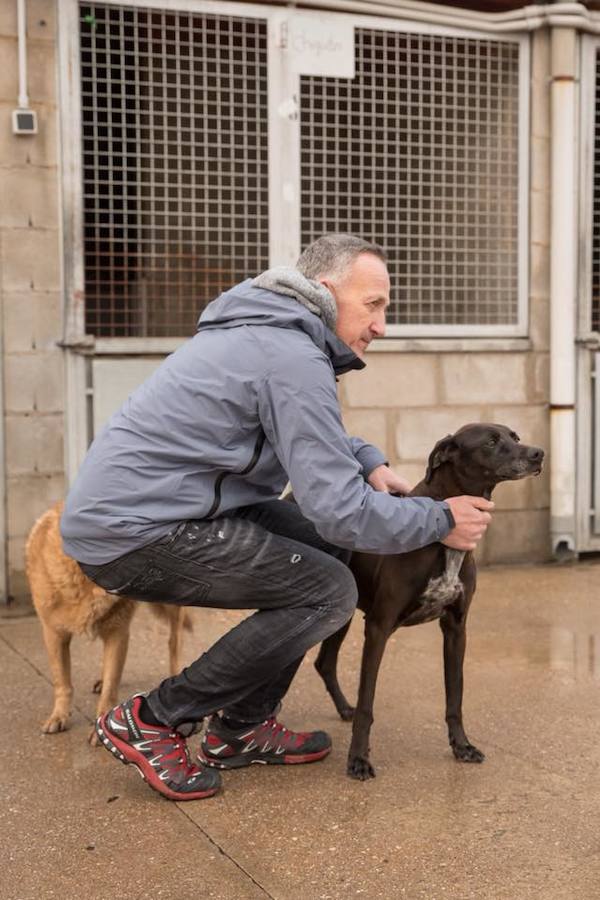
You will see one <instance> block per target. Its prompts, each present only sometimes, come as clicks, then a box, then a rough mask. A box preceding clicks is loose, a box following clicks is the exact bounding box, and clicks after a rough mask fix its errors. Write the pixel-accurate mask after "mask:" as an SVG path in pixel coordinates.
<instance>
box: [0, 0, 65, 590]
mask: <svg viewBox="0 0 600 900" xmlns="http://www.w3.org/2000/svg"><path fill="white" fill-rule="evenodd" d="M26 6H27V19H28V22H27V25H28V27H27V74H28V93H29V102H30V106H31V108H32V109H34V110H35V111H36V112H37V116H38V134H36V135H32V136H15V135H13V133H12V121H11V113H12V110H13V109H15V108H16V107H17V98H18V64H17V4H16V2H12V0H9V2H4V3H1V4H0V59H2V67H0V300H1V304H2V314H1V325H2V332H3V358H2V363H3V380H4V410H5V422H4V427H5V453H6V492H7V497H6V508H7V539H8V592H9V594H11V595H13V596H20V595H22V594H23V593H24V592H25V582H24V575H23V551H24V544H25V538H26V535H27V533H28V531H29V529H30V528H31V525H32V523H33V521H34V520H35V518H36V517H37V516H38V515H39V514H40V513H41V512H43V510H44V509H46V508H47V507H48V506H49V505H50V503H52V502H53V501H54V500H56V499H57V498H59V497H60V496H62V493H63V490H64V476H63V468H64V461H63V419H64V387H63V359H62V351H61V350H60V349H59V348H58V347H57V346H56V342H57V341H59V340H60V338H61V330H62V326H61V321H62V299H61V293H60V267H61V250H60V246H61V245H60V218H59V168H58V162H59V148H58V122H57V70H56V53H57V37H56V9H55V0H28V2H27V4H26Z"/></svg>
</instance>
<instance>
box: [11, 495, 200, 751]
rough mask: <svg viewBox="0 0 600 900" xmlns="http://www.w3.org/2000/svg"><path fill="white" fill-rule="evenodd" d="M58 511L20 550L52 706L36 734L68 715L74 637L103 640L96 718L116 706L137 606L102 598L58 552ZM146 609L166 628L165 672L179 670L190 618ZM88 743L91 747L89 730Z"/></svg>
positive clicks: (62, 725)
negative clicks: (46, 665)
mask: <svg viewBox="0 0 600 900" xmlns="http://www.w3.org/2000/svg"><path fill="white" fill-rule="evenodd" d="M62 508H63V504H62V502H61V503H57V504H55V505H54V506H52V507H51V508H50V509H49V510H47V512H45V513H44V514H43V515H42V516H40V518H39V519H38V520H37V522H36V523H35V525H34V526H33V528H32V529H31V532H30V534H29V538H28V540H27V545H26V548H25V559H26V570H27V578H28V580H29V587H30V589H31V596H32V599H33V604H34V606H35V609H36V611H37V614H38V616H39V618H40V621H41V623H42V629H43V632H44V642H45V644H46V650H47V651H48V657H49V660H50V670H51V673H52V683H53V686H54V707H53V709H52V712H51V713H50V716H49V718H48V719H47V720H46V721H45V722H44V723H43V725H42V731H43V732H46V733H48V734H50V733H54V732H56V731H64V730H65V729H66V728H67V722H68V719H69V715H70V713H71V702H72V697H73V686H72V684H71V659H70V653H69V645H70V643H71V638H72V636H73V635H74V634H84V633H85V634H87V635H88V637H92V638H95V637H100V638H101V639H102V641H103V642H104V653H103V657H102V678H101V680H100V681H98V682H97V683H96V685H95V686H94V691H95V692H99V693H100V697H99V699H98V705H97V709H96V715H97V716H100V715H102V714H103V713H105V712H106V711H107V710H108V709H110V708H111V707H113V706H114V705H115V704H116V702H117V694H118V690H119V684H120V681H121V675H122V673H123V666H124V664H125V657H126V656H127V646H128V643H129V626H130V623H131V619H132V618H133V615H134V613H135V610H136V607H137V604H138V602H139V601H136V600H131V599H129V598H128V597H119V596H116V595H114V594H107V593H106V591H104V590H103V589H102V588H101V587H98V586H97V585H96V584H94V583H93V582H92V581H90V579H89V578H87V577H86V576H85V575H84V574H83V572H82V571H81V569H80V568H79V566H78V565H77V563H76V562H75V561H74V560H73V559H71V557H69V556H66V555H65V554H64V553H63V549H62V542H61V537H60V531H59V523H60V517H61V514H62ZM147 605H149V607H150V609H151V611H152V612H153V613H154V614H155V615H156V616H157V617H158V618H160V619H163V620H164V621H166V622H167V623H168V625H169V668H170V672H171V674H176V673H177V672H178V671H179V670H180V665H179V653H180V649H181V639H182V630H183V628H185V629H187V630H188V631H189V630H191V620H190V618H189V616H188V614H187V613H186V612H185V610H184V609H183V608H182V607H180V606H171V605H169V604H164V603H151V604H147ZM89 741H90V743H91V744H96V743H97V738H96V733H95V731H94V729H93V728H92V730H91V733H90V736H89Z"/></svg>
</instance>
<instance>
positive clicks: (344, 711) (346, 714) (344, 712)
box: [338, 705, 354, 722]
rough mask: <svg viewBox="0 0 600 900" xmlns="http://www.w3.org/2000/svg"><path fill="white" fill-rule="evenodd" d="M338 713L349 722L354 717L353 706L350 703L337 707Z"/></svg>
mask: <svg viewBox="0 0 600 900" xmlns="http://www.w3.org/2000/svg"><path fill="white" fill-rule="evenodd" d="M338 713H339V714H340V719H343V721H344V722H351V721H352V719H353V718H354V707H353V706H350V705H348V706H341V707H338Z"/></svg>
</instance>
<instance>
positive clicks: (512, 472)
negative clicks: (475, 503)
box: [425, 423, 544, 489]
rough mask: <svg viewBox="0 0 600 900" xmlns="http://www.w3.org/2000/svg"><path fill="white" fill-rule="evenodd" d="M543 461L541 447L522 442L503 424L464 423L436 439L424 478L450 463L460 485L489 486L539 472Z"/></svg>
mask: <svg viewBox="0 0 600 900" xmlns="http://www.w3.org/2000/svg"><path fill="white" fill-rule="evenodd" d="M543 460H544V451H543V450H542V449H541V448H540V447H529V446H527V444H521V443H520V441H519V435H518V434H516V433H515V432H514V431H511V429H510V428H507V427H506V426H505V425H491V424H488V423H476V424H473V425H464V426H463V427H462V428H459V430H458V431H457V432H456V433H455V434H449V435H447V437H445V438H443V439H442V440H441V441H438V442H437V444H436V445H435V447H434V448H433V450H432V452H431V454H430V456H429V462H428V465H427V472H426V475H425V481H426V482H430V481H431V479H432V478H433V474H434V472H435V470H436V469H437V468H439V467H440V466H441V465H442V464H443V463H448V462H449V463H452V466H453V468H454V470H455V472H456V474H457V475H458V476H459V478H460V481H461V483H462V484H464V483H466V484H472V485H474V486H480V485H486V486H488V487H489V488H490V489H491V488H493V487H494V485H496V484H498V483H499V482H501V481H516V480H517V479H518V478H526V477H527V476H528V475H539V474H540V472H541V471H542V463H543Z"/></svg>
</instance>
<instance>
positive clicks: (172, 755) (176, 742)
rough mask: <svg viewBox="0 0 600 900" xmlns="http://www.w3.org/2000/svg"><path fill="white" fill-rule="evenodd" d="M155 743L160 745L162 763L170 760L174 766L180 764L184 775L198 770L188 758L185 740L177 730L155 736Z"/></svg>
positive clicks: (188, 753)
mask: <svg viewBox="0 0 600 900" xmlns="http://www.w3.org/2000/svg"><path fill="white" fill-rule="evenodd" d="M156 743H157V744H158V745H159V746H160V745H162V746H161V749H162V752H163V763H167V762H170V763H171V764H172V766H173V767H174V768H178V767H179V766H180V765H182V766H183V770H184V772H185V774H186V776H187V775H189V774H191V773H195V772H197V771H198V767H197V766H196V765H194V764H193V763H192V761H191V760H190V751H189V748H188V745H187V741H186V739H185V738H184V736H183V735H182V734H179V732H178V731H170V732H168V733H167V734H164V735H161V736H160V737H159V738H156Z"/></svg>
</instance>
